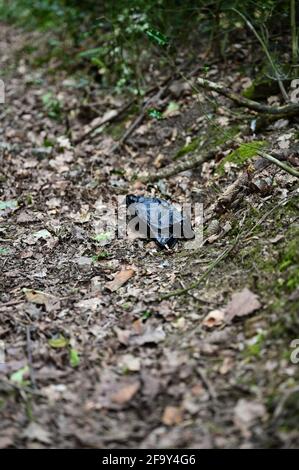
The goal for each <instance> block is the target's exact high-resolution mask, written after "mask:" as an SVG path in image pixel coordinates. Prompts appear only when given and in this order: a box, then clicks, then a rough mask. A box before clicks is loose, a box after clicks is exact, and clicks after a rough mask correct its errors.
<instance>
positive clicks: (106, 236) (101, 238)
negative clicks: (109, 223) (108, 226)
mask: <svg viewBox="0 0 299 470" xmlns="http://www.w3.org/2000/svg"><path fill="white" fill-rule="evenodd" d="M110 237H111V232H103V233H98V234H97V235H95V236H94V237H93V240H95V241H96V242H103V241H105V240H109V239H110Z"/></svg>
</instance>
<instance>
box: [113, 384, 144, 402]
mask: <svg viewBox="0 0 299 470" xmlns="http://www.w3.org/2000/svg"><path fill="white" fill-rule="evenodd" d="M139 388H140V382H134V383H132V384H128V385H125V386H124V387H121V388H120V389H119V390H118V392H116V393H114V394H113V395H112V401H113V402H114V403H118V404H119V405H123V404H124V403H127V402H128V401H130V400H132V398H133V397H134V395H136V393H137V392H138V390H139Z"/></svg>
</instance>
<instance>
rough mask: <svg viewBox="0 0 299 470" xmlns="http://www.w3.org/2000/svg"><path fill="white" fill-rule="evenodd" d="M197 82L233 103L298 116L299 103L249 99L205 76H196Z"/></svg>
mask: <svg viewBox="0 0 299 470" xmlns="http://www.w3.org/2000/svg"><path fill="white" fill-rule="evenodd" d="M197 84H198V85H199V86H201V87H203V88H206V89H207V90H210V91H215V92H216V93H219V94H220V95H223V96H226V97H227V98H229V99H230V100H232V101H233V102H234V103H237V104H238V105H240V106H244V107H246V108H248V109H252V110H253V111H256V112H258V113H266V114H273V115H276V116H277V118H282V117H290V116H299V103H290V104H286V105H284V106H277V107H273V106H269V105H267V104H263V103H258V102H257V101H253V100H249V99H248V98H245V97H244V96H241V95H237V94H236V93H234V92H233V91H231V90H229V89H228V88H226V87H225V86H224V85H221V84H219V83H215V82H211V81H210V80H206V79H205V78H201V77H199V78H197Z"/></svg>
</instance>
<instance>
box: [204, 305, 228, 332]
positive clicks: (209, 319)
mask: <svg viewBox="0 0 299 470" xmlns="http://www.w3.org/2000/svg"><path fill="white" fill-rule="evenodd" d="M224 317H225V310H221V309H218V310H212V311H211V312H210V313H208V315H207V316H206V317H205V318H204V320H203V322H202V324H203V326H206V327H207V328H213V327H214V326H219V325H222V323H223V322H224Z"/></svg>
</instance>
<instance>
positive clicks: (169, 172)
mask: <svg viewBox="0 0 299 470" xmlns="http://www.w3.org/2000/svg"><path fill="white" fill-rule="evenodd" d="M235 142H236V138H234V139H230V140H228V141H227V142H225V144H224V145H223V146H221V147H216V148H214V149H208V150H205V151H204V150H203V151H202V153H200V154H198V153H196V154H195V155H193V156H192V157H189V158H188V159H187V160H184V161H181V162H179V163H175V164H171V165H168V166H167V167H165V168H163V169H162V170H161V171H158V172H156V173H153V174H150V175H147V176H142V177H141V178H139V179H140V181H142V182H143V183H154V182H155V181H158V180H160V179H163V178H169V177H170V176H174V175H177V174H178V173H181V172H182V171H187V170H191V169H192V168H194V167H196V166H198V165H202V163H204V162H206V161H208V160H211V159H212V158H213V157H214V155H215V154H216V153H217V152H221V151H223V150H225V149H226V148H229V147H230V146H231V145H233V144H235Z"/></svg>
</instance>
